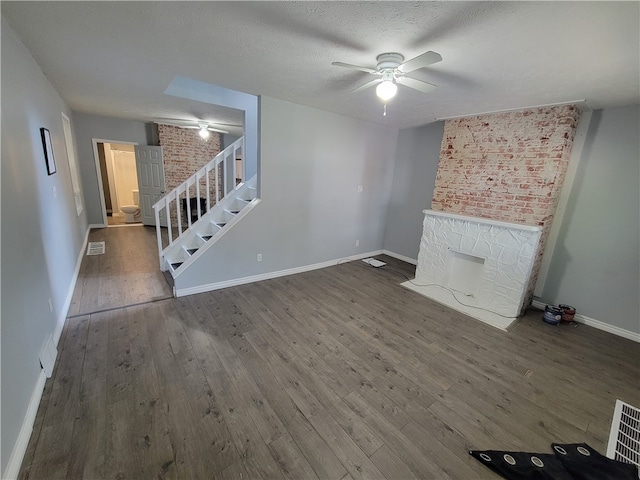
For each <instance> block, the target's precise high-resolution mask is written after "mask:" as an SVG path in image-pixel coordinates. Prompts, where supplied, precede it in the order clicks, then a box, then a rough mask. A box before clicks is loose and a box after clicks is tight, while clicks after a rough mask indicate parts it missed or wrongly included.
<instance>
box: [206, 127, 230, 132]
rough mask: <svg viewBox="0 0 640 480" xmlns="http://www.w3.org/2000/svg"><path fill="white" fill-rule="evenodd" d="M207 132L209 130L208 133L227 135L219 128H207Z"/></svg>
mask: <svg viewBox="0 0 640 480" xmlns="http://www.w3.org/2000/svg"><path fill="white" fill-rule="evenodd" d="M207 130H209V131H210V132H218V133H229V132H227V131H226V130H222V129H221V128H213V127H209V128H207Z"/></svg>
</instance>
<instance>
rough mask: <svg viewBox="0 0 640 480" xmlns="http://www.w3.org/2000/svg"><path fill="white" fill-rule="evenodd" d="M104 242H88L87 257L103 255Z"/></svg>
mask: <svg viewBox="0 0 640 480" xmlns="http://www.w3.org/2000/svg"><path fill="white" fill-rule="evenodd" d="M103 254H104V242H89V245H88V246H87V255H103Z"/></svg>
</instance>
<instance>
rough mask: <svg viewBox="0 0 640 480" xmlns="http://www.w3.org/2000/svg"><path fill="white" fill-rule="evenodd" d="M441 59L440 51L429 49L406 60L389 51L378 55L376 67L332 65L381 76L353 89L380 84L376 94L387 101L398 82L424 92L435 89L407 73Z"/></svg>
mask: <svg viewBox="0 0 640 480" xmlns="http://www.w3.org/2000/svg"><path fill="white" fill-rule="evenodd" d="M441 60H442V57H441V56H440V54H439V53H436V52H431V51H429V52H425V53H423V54H421V55H418V56H417V57H415V58H412V59H411V60H407V61H406V62H405V61H404V56H403V55H401V54H399V53H395V52H389V53H382V54H380V55H378V56H377V57H376V61H377V64H376V68H370V67H361V66H359V65H351V64H350V63H343V62H333V63H332V64H331V65H335V66H336V67H344V68H350V69H352V70H360V71H362V72H367V73H370V74H371V75H376V76H377V77H379V78H375V79H373V80H371V81H370V82H367V83H365V84H364V85H361V86H359V87H358V88H356V89H354V90H353V91H354V92H360V91H362V90H365V89H367V88H369V87H373V86H374V85H378V86H377V87H376V95H377V96H378V97H379V98H380V99H381V100H382V101H384V102H385V103H386V102H387V101H388V100H391V99H392V98H393V97H394V96H395V95H396V92H397V91H398V84H400V85H404V86H405V87H409V88H413V89H414V90H418V91H420V92H423V93H429V92H431V91H433V90H434V89H435V88H436V86H435V85H432V84H431V83H427V82H423V81H422V80H418V79H416V78H411V77H407V76H406V75H407V74H408V73H411V72H413V71H414V70H418V69H420V68H424V67H428V66H429V65H433V64H434V63H438V62H439V61H441Z"/></svg>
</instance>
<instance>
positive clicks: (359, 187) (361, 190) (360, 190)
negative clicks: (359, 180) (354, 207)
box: [358, 185, 364, 193]
mask: <svg viewBox="0 0 640 480" xmlns="http://www.w3.org/2000/svg"><path fill="white" fill-rule="evenodd" d="M363 191H364V187H363V186H362V185H358V193H362V192H363Z"/></svg>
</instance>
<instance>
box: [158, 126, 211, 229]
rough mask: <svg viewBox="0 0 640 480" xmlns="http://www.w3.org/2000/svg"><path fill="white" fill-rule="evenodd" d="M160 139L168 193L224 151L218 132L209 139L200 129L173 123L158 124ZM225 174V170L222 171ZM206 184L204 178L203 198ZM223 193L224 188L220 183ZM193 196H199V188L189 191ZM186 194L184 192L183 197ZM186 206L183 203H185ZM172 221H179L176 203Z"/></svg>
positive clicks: (184, 215)
mask: <svg viewBox="0 0 640 480" xmlns="http://www.w3.org/2000/svg"><path fill="white" fill-rule="evenodd" d="M158 142H159V144H160V146H161V147H162V158H163V162H164V177H165V186H166V191H167V193H168V192H170V191H171V190H173V189H174V188H176V187H177V186H178V185H180V184H181V183H182V182H184V181H185V180H186V179H187V178H189V177H190V176H191V175H193V174H194V173H196V172H197V171H198V170H199V169H200V168H202V167H203V166H204V165H205V164H206V163H207V162H209V160H211V159H212V158H213V157H215V156H216V155H217V154H218V153H220V150H221V148H220V145H221V138H220V134H219V133H217V132H210V135H209V138H207V139H206V140H205V139H203V138H201V137H200V135H199V134H198V130H197V129H190V128H180V127H174V126H173V125H162V124H158ZM219 175H222V171H220V172H219ZM220 178H222V177H220ZM205 189H206V184H205V180H204V179H203V180H202V181H201V182H200V192H201V195H200V196H201V197H206V195H205ZM219 190H220V196H222V187H221V186H220V188H219ZM209 191H210V198H211V203H212V204H213V203H215V185H214V182H213V173H212V174H211V177H210V184H209ZM189 196H190V197H195V196H196V192H195V187H192V189H191V191H190V192H189ZM185 197H186V195H185V194H182V195H181V198H185ZM181 209H182V205H181ZM181 211H182V221H183V222H186V212H185V211H183V210H181ZM171 222H172V223H173V224H175V222H176V214H175V206H173V205H172V206H171Z"/></svg>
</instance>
